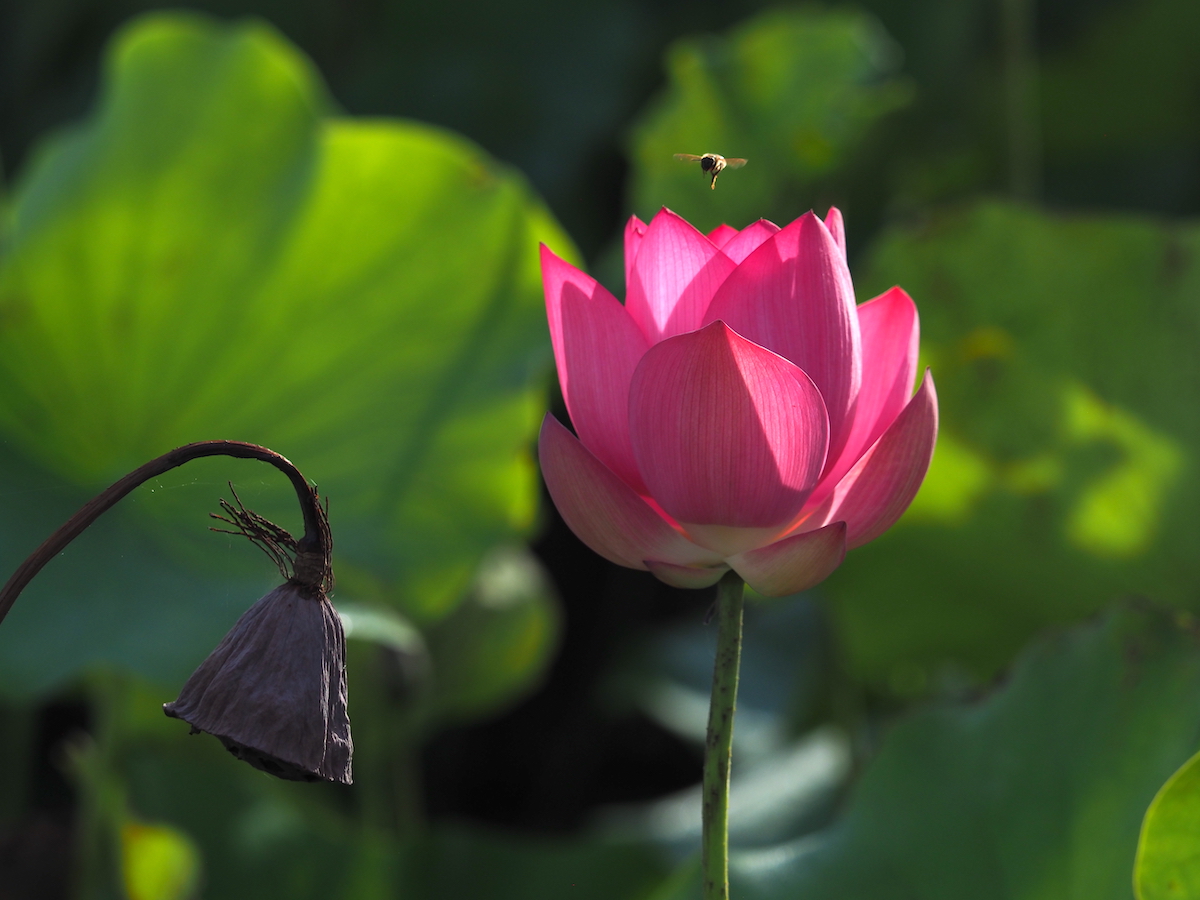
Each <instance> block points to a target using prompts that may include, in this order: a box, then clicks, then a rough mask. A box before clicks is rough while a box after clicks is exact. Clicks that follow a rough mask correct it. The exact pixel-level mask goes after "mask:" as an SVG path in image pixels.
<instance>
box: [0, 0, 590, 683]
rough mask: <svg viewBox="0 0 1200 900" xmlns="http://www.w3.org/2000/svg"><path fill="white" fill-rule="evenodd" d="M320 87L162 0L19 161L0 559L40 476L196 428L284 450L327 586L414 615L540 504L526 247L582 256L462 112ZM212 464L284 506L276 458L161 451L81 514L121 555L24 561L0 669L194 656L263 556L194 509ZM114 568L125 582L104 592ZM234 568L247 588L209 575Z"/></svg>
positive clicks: (1, 410)
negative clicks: (122, 511)
mask: <svg viewBox="0 0 1200 900" xmlns="http://www.w3.org/2000/svg"><path fill="white" fill-rule="evenodd" d="M329 108H330V102H329V100H328V98H327V97H326V95H325V92H324V90H323V88H322V87H321V85H320V82H319V80H318V78H317V77H316V75H315V73H314V71H313V69H312V67H311V65H310V64H309V63H308V62H307V61H306V60H305V59H304V58H303V57H302V56H301V55H300V54H299V53H298V52H297V51H296V50H295V49H294V48H292V47H291V46H290V45H288V44H287V43H286V42H285V41H284V40H283V39H282V38H281V37H280V36H279V35H278V34H276V33H275V32H274V31H272V30H271V29H269V28H268V27H267V26H265V25H263V24H259V23H253V22H251V23H240V24H232V25H224V24H217V23H215V22H213V21H210V20H207V19H203V18H199V17H195V16H189V15H183V14H170V15H167V14H161V15H153V16H149V17H146V18H143V19H140V20H137V21H136V22H135V23H134V24H133V25H132V26H130V27H128V28H127V29H126V30H125V31H124V32H123V33H121V34H120V35H119V36H118V37H117V38H116V39H115V41H114V43H113V46H112V48H111V50H110V52H109V55H108V59H107V64H106V72H105V79H104V85H103V89H102V91H101V94H100V98H99V100H98V101H97V104H96V108H95V110H94V111H93V113H92V114H91V115H90V116H89V117H88V118H87V119H85V120H84V121H83V122H82V123H80V124H78V125H76V126H74V127H72V128H70V129H68V130H67V131H65V132H64V133H62V134H59V135H57V136H55V137H53V138H52V139H51V140H49V141H48V142H47V143H46V144H45V145H44V146H43V147H42V148H41V150H40V151H39V152H38V153H37V154H36V158H35V159H34V160H33V162H32V163H31V164H30V166H29V167H28V169H27V170H26V171H25V172H24V173H22V175H21V176H20V177H19V178H18V179H17V180H16V183H15V185H14V190H13V194H12V203H11V208H10V210H9V215H8V217H7V219H6V221H7V230H6V232H5V233H4V235H3V244H2V245H0V246H2V247H3V250H2V254H0V442H2V443H3V449H4V450H5V457H4V458H5V460H11V466H10V467H8V468H6V469H5V470H3V471H0V484H3V485H5V493H4V495H3V502H4V515H3V518H6V519H8V520H9V521H7V522H5V523H4V525H3V526H2V531H0V534H2V535H3V537H4V540H3V542H2V543H0V564H2V565H3V567H4V568H5V569H10V570H11V569H12V568H14V567H15V566H16V564H17V562H19V560H20V559H21V558H22V557H24V555H25V554H26V553H27V552H29V550H31V549H32V548H33V547H34V546H36V544H37V543H38V542H39V541H40V540H41V539H42V538H43V537H44V536H45V534H46V533H48V532H49V530H50V528H52V527H53V525H49V526H48V527H44V519H45V518H46V516H44V515H42V514H41V513H40V512H38V511H36V510H34V509H32V508H34V507H38V505H39V504H40V503H41V501H42V500H43V499H46V500H53V501H54V503H56V504H58V505H61V506H62V507H66V508H67V509H70V507H72V506H77V505H78V504H80V503H82V502H83V500H84V499H86V497H87V496H89V495H90V494H91V493H94V492H95V491H96V490H97V489H99V488H101V487H103V486H104V485H105V484H107V483H108V482H109V481H111V480H114V479H115V478H117V477H119V476H120V475H122V474H123V473H124V472H125V471H128V470H130V469H132V468H134V467H135V466H137V465H139V464H140V463H142V462H144V461H145V460H147V459H149V458H151V457H153V456H156V455H158V454H160V453H162V452H165V451H166V450H169V449H171V448H172V447H174V446H177V445H180V444H183V443H187V442H190V441H195V440H204V439H211V438H233V439H237V440H245V441H252V442H255V443H260V444H265V445H267V446H270V447H272V448H273V449H275V450H277V451H279V452H281V453H283V454H284V455H286V456H288V457H289V458H290V459H292V460H293V461H294V462H295V463H296V464H297V465H298V466H299V467H300V468H301V469H302V470H303V471H304V472H305V474H306V475H307V476H308V477H309V478H311V479H313V480H314V481H315V482H316V483H317V484H318V485H319V487H320V490H321V493H322V494H323V495H324V496H326V497H328V498H329V501H330V516H331V519H332V525H333V530H334V539H335V554H334V565H335V571H336V573H337V575H338V577H339V585H340V590H341V592H342V593H343V594H344V595H345V596H346V597H347V598H350V599H361V600H366V601H371V602H377V601H382V602H390V603H394V604H397V605H399V607H400V608H402V609H403V610H404V612H405V614H406V615H408V616H410V617H412V618H414V619H415V620H417V621H433V620H436V619H437V618H439V617H441V616H442V615H444V614H446V613H447V612H448V611H449V610H450V609H452V608H453V606H454V605H455V604H456V603H457V602H458V600H459V598H460V597H461V596H462V595H463V593H464V591H465V589H466V588H467V586H468V585H469V583H470V580H471V578H472V577H473V574H474V571H475V569H476V567H477V565H478V562H479V559H480V558H481V556H482V555H483V553H484V552H485V551H486V550H487V549H488V548H489V547H491V546H494V545H495V544H497V543H498V542H501V541H503V540H506V539H511V538H512V537H513V536H515V535H518V534H520V533H522V532H523V531H525V530H527V529H528V528H529V527H530V526H531V524H532V522H533V519H534V517H535V513H536V509H537V496H538V495H537V489H536V484H537V481H536V467H535V465H534V463H533V460H532V456H531V452H530V448H531V445H532V441H533V435H534V434H535V430H536V427H537V424H538V420H539V418H540V414H541V411H542V409H543V408H544V399H543V394H544V387H545V372H546V369H547V367H548V363H549V346H548V341H547V339H546V337H547V336H546V326H545V321H544V311H543V305H542V299H541V286H540V276H539V272H538V263H537V246H538V242H539V241H544V242H546V243H547V244H549V245H551V246H553V247H554V248H555V249H556V250H557V251H558V252H561V253H565V254H567V255H568V256H569V257H571V258H573V259H574V258H575V257H574V255H573V250H572V248H571V246H570V243H569V241H568V239H567V238H566V237H565V236H564V235H563V233H562V232H561V230H560V229H559V228H558V226H557V225H556V224H555V223H554V221H553V220H552V219H551V218H550V216H549V215H548V213H547V212H546V211H545V209H544V208H543V206H542V205H541V204H540V202H539V201H538V200H537V199H536V197H534V196H533V194H532V192H531V191H530V189H529V188H528V186H527V185H526V184H525V182H524V180H523V179H522V178H521V177H520V176H519V175H518V174H517V173H515V172H513V171H512V170H510V169H507V168H505V167H503V166H501V165H499V164H498V163H496V162H495V161H494V160H491V159H490V158H488V157H487V156H486V154H484V153H483V152H482V151H481V150H479V148H477V147H475V146H473V145H471V144H470V143H469V142H467V141H465V140H463V139H462V138H459V137H457V136H455V135H453V134H449V133H447V132H444V131H441V130H439V129H436V128H431V127H427V126H423V125H419V124H415V123H411V122H402V121H395V120H361V119H349V118H343V117H338V116H335V115H331V114H330V112H329ZM227 480H232V481H234V482H235V486H236V487H237V489H238V491H239V494H240V495H241V496H242V498H243V500H245V501H246V502H247V505H249V506H251V507H252V508H254V509H255V510H256V511H258V512H259V513H261V514H263V515H266V516H268V517H269V518H271V519H273V520H275V521H278V522H279V523H280V524H282V525H284V527H289V528H295V527H297V525H298V515H297V512H296V509H295V501H294V498H293V497H292V496H290V491H289V488H288V486H287V484H286V482H285V481H284V479H282V478H280V477H278V475H277V473H275V472H273V471H271V470H269V469H267V467H262V466H253V465H250V464H246V463H238V462H229V461H220V460H217V461H213V460H206V461H203V462H202V463H197V464H193V465H190V466H188V467H186V468H185V469H181V470H178V471H177V472H173V473H170V474H168V475H167V476H164V477H163V478H161V479H159V480H158V481H157V482H156V483H155V484H154V485H153V486H148V487H146V488H143V489H141V490H139V491H138V492H137V494H135V496H134V497H133V498H131V501H128V503H129V505H130V506H131V510H130V512H131V517H130V516H120V515H118V516H115V517H114V518H109V519H105V520H102V522H101V523H100V524H98V525H97V526H94V528H98V529H110V530H112V531H113V532H114V533H113V534H112V535H110V536H109V537H108V538H101V539H99V541H98V543H104V542H105V541H106V540H107V541H109V542H111V543H114V545H116V544H119V545H120V546H121V548H122V549H121V550H120V556H119V557H115V558H114V557H112V556H108V557H97V556H96V555H95V554H94V553H89V551H88V550H87V547H86V545H85V546H83V547H81V548H74V547H73V548H71V550H69V551H68V552H67V553H66V554H65V555H64V557H63V559H62V560H59V561H57V562H56V563H55V564H54V565H53V566H51V569H53V568H56V567H59V568H61V567H71V568H73V569H75V570H76V571H81V570H84V571H86V573H87V576H86V578H84V579H83V580H84V581H85V582H86V583H87V586H86V587H81V588H80V589H78V590H77V589H75V588H70V589H68V588H65V586H61V585H60V587H62V589H63V591H69V594H68V593H63V592H62V591H60V593H59V594H58V595H57V596H54V597H51V596H49V595H50V594H51V593H52V591H50V590H47V589H46V588H43V587H40V586H39V585H37V584H35V585H34V586H33V587H31V588H30V591H29V596H26V597H24V598H22V600H21V601H20V602H19V603H18V604H17V606H16V608H15V609H14V612H13V614H12V615H11V616H10V617H9V619H8V620H7V621H6V622H5V624H4V627H3V628H2V629H0V673H2V674H3V677H2V678H0V682H2V683H3V684H4V690H6V691H9V692H15V693H21V692H23V691H30V690H39V689H42V688H44V687H46V686H47V685H49V684H51V683H53V682H55V681H58V680H61V679H62V678H65V677H67V676H69V675H70V674H71V673H73V672H74V671H77V669H78V667H79V666H80V665H82V664H83V663H84V662H85V661H96V660H110V661H113V662H118V663H119V664H121V665H125V666H129V667H131V668H133V669H135V670H137V671H139V672H141V673H142V674H144V675H146V676H149V677H155V678H170V679H175V678H178V677H179V676H180V674H181V673H182V674H186V671H187V670H188V668H189V667H191V666H194V665H195V664H196V663H197V662H198V661H199V660H200V659H202V658H203V656H204V655H205V653H206V652H207V649H208V648H209V647H210V646H211V642H212V641H213V640H214V639H215V638H219V636H220V634H221V633H223V631H224V630H225V629H226V628H228V626H229V625H230V624H232V622H233V619H234V618H236V611H240V609H244V608H245V607H246V606H248V605H249V603H250V602H252V601H253V600H254V598H255V597H256V596H257V595H258V594H260V593H262V588H264V587H269V585H270V578H271V577H272V576H271V574H270V570H269V569H267V568H263V567H259V568H251V567H250V565H249V561H250V560H252V559H253V558H254V552H253V551H248V550H247V551H241V550H235V549H233V545H232V544H231V543H230V542H229V541H228V540H227V539H225V538H216V537H213V536H210V535H208V534H207V533H206V531H205V525H206V524H208V523H207V519H206V514H207V512H208V511H210V510H214V509H216V503H217V500H218V499H219V497H220V496H221V495H228V489H227V488H226V487H225V486H224V483H225V482H226V481H227ZM33 482H36V483H39V484H42V483H44V484H46V485H49V487H48V488H47V489H46V490H49V491H50V492H51V494H46V493H43V494H41V495H35V494H30V493H29V492H28V491H27V490H25V488H24V485H25V484H26V483H33ZM51 495H52V496H51ZM60 497H61V498H62V500H61V503H60V502H59V499H60ZM109 515H110V516H113V515H114V514H109ZM35 520H36V522H37V527H36V528H35V527H33V522H34V521H35ZM117 532H120V533H119V534H117ZM122 535H124V537H122ZM111 552H115V551H111ZM156 567H157V568H156ZM152 569H154V571H153V572H152V571H151V570H152ZM176 572H178V573H179V574H178V575H173V574H170V573H176ZM251 573H255V574H253V575H252V574H251ZM49 574H50V573H49V572H47V575H49ZM59 577H60V580H61V579H62V578H63V576H59ZM107 578H115V579H120V587H119V589H117V590H115V591H114V592H113V593H116V594H117V595H118V598H117V599H115V600H114V599H113V598H112V597H100V596H98V594H97V592H96V591H95V587H94V586H95V585H98V584H102V583H103V582H104V580H105V579H107ZM163 578H166V579H168V580H169V581H170V587H169V591H167V592H165V593H164V591H163V588H165V587H166V586H167V585H166V583H165V582H164V581H163ZM221 579H224V582H221V581H220V580H221ZM230 579H233V580H235V581H237V580H238V579H241V581H239V582H238V583H239V585H252V587H245V588H244V592H243V588H242V587H239V588H237V591H238V592H239V593H238V595H237V598H236V599H233V600H229V599H226V598H228V597H230V596H231V595H230V593H229V591H230V587H229V585H228V584H226V582H228V581H229V580H230ZM66 580H68V581H69V580H70V578H67V579H66ZM179 582H183V583H185V584H186V586H184V587H182V588H181V587H180V584H179ZM214 592H215V595H216V598H217V600H218V601H220V602H214ZM48 605H49V606H56V607H57V608H58V618H57V620H56V621H57V622H58V626H59V628H60V630H59V631H56V632H53V633H48V632H47V630H46V628H45V627H43V626H42V625H40V624H39V623H38V618H39V616H43V615H44V614H45V612H46V607H47V606H48ZM230 606H233V607H235V608H236V609H234V610H231V609H230V608H229V607H230ZM149 607H154V608H155V609H156V614H155V615H154V616H152V617H151V618H152V619H153V621H151V620H149V619H147V618H146V615H145V614H146V610H147V608H149ZM185 622H186V623H187V627H183V623H185ZM118 623H119V625H118ZM118 629H119V630H120V631H121V634H122V636H121V638H120V640H119V641H118V640H117V639H116V637H114V635H115V633H116V631H117V630H118ZM38 642H40V643H38ZM31 643H37V646H38V647H39V648H42V649H41V650H40V651H39V654H38V655H37V658H36V659H35V658H34V655H33V654H30V653H26V652H25V651H24V650H23V649H22V648H23V647H25V646H27V645H29V644H31ZM85 644H86V645H87V647H88V648H89V649H88V651H87V652H86V653H84V654H83V655H82V656H71V655H70V654H66V653H62V652H60V651H59V650H58V649H54V648H55V647H56V645H57V647H60V648H67V647H71V648H74V647H78V646H83V645H85ZM118 644H119V645H120V646H119V649H118ZM163 657H169V658H170V662H168V663H166V664H164V663H163Z"/></svg>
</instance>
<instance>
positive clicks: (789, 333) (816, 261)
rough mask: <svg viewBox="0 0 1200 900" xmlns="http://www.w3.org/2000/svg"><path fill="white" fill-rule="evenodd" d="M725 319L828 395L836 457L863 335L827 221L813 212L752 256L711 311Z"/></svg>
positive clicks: (854, 392)
mask: <svg viewBox="0 0 1200 900" xmlns="http://www.w3.org/2000/svg"><path fill="white" fill-rule="evenodd" d="M718 319H720V320H722V321H724V322H725V323H726V324H727V325H728V326H729V327H730V328H732V329H733V330H734V331H736V332H737V333H738V334H740V335H742V337H745V338H747V339H749V340H751V341H753V342H754V343H756V344H759V345H760V346H763V347H766V348H767V349H768V350H773V351H775V352H776V353H778V354H779V355H780V356H783V357H785V358H787V359H789V360H791V361H792V362H793V363H795V364H796V365H797V366H799V367H800V368H801V369H803V370H804V371H805V372H807V373H808V375H809V377H810V378H812V380H813V382H814V383H815V384H816V386H817V388H818V389H819V390H820V391H821V396H822V397H823V398H824V400H825V407H826V410H827V411H828V414H829V453H830V457H831V458H836V456H837V454H839V453H840V452H841V450H842V447H843V446H844V445H845V443H846V439H847V437H848V436H849V432H850V427H849V426H850V416H851V414H852V412H853V410H854V403H855V401H856V400H857V398H858V390H859V385H860V383H861V381H862V338H861V336H860V334H859V326H858V314H857V313H856V312H855V306H854V288H853V285H851V283H850V270H849V269H848V268H847V267H846V257H845V255H844V254H843V253H842V251H841V249H840V248H839V247H838V245H837V243H836V242H835V241H834V239H833V237H832V236H831V235H830V234H829V231H828V230H827V229H826V228H825V225H824V223H823V222H821V220H820V219H818V218H817V217H816V216H815V215H814V214H813V213H811V212H809V213H806V214H805V215H804V216H802V217H801V218H799V219H797V220H796V221H795V222H792V223H791V224H790V225H788V226H787V227H786V228H784V229H782V230H781V231H779V232H778V233H777V234H775V235H774V236H772V237H771V238H769V239H767V240H766V241H764V242H763V243H762V244H761V245H760V246H759V247H758V249H757V250H755V251H754V252H753V253H751V254H750V255H749V256H748V257H746V259H745V261H744V262H743V263H742V264H741V265H740V266H738V267H737V269H735V270H734V272H733V274H732V275H730V276H729V277H728V278H727V279H726V280H725V282H724V284H722V285H721V287H720V289H718V291H717V293H716V295H715V296H714V297H713V301H712V303H711V304H710V305H709V309H708V312H707V313H706V314H705V316H704V321H705V323H709V322H714V321H716V320H718Z"/></svg>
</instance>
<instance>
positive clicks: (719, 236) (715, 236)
mask: <svg viewBox="0 0 1200 900" xmlns="http://www.w3.org/2000/svg"><path fill="white" fill-rule="evenodd" d="M737 233H738V230H737V229H736V228H734V227H733V226H732V225H725V224H721V225H718V226H717V227H716V228H714V229H713V230H712V231H710V232H709V233H708V239H709V240H710V241H712V242H713V245H714V246H715V247H716V248H717V249H718V250H719V249H720V248H722V247H724V246H725V245H726V244H728V243H729V242H730V240H732V239H733V238H735V237H737Z"/></svg>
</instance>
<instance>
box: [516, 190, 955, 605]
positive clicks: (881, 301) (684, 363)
mask: <svg viewBox="0 0 1200 900" xmlns="http://www.w3.org/2000/svg"><path fill="white" fill-rule="evenodd" d="M625 275H626V285H627V288H626V299H625V304H624V305H622V304H621V303H620V301H618V300H617V299H616V298H615V297H613V295H612V294H610V293H609V292H608V291H607V290H605V289H604V288H603V287H601V286H600V285H599V284H598V283H597V282H596V281H595V280H594V279H592V278H590V277H589V276H587V275H585V274H584V273H583V272H580V271H579V270H578V269H576V268H575V267H574V266H571V265H570V264H568V263H566V262H563V261H562V260H561V259H559V258H558V257H557V256H555V255H554V254H553V253H551V252H550V250H548V249H547V248H546V247H545V246H543V247H542V280H543V283H544V285H545V290H546V311H547V313H548V316H549V320H550V336H551V339H552V341H553V344H554V358H555V361H556V362H557V365H558V378H559V383H560V384H561V385H562V392H563V396H564V398H565V399H566V402H567V409H568V411H569V412H570V414H571V421H572V422H573V423H574V425H575V430H576V432H577V434H578V435H579V436H578V438H576V437H575V436H574V435H572V434H571V432H570V431H568V430H567V429H566V428H564V427H563V426H562V425H561V424H559V422H558V421H557V420H555V419H554V417H553V416H550V415H547V416H546V418H545V420H544V421H543V423H542V431H541V435H540V437H539V440H538V454H539V457H540V459H541V464H542V472H543V475H544V476H545V479H546V485H547V487H548V488H549V490H550V495H551V497H552V498H553V499H554V503H555V505H556V506H557V507H558V509H559V512H560V513H562V516H563V519H564V520H566V523H567V525H569V526H570V528H571V530H572V531H574V532H575V534H576V535H578V536H579V538H580V539H581V540H582V541H583V542H584V543H585V544H587V545H588V546H589V547H591V548H592V549H593V550H595V551H596V552H597V553H599V554H600V555H601V556H603V557H605V558H606V559H609V560H612V561H613V562H615V563H617V564H618V565H622V566H628V567H630V568H634V569H648V570H649V571H651V572H653V573H654V575H655V576H657V577H658V578H659V579H661V580H662V581H665V582H667V583H668V584H672V585H676V586H678V587H693V588H695V587H706V586H708V585H710V584H713V583H715V582H716V581H717V580H718V579H720V577H721V576H722V575H723V574H724V573H725V572H726V571H728V570H729V569H730V568H732V569H733V570H735V571H736V572H737V573H738V574H739V575H740V576H742V578H744V579H745V581H746V583H747V584H749V585H750V586H751V587H752V588H754V589H755V590H756V591H758V592H760V593H762V594H765V595H767V596H781V595H783V594H789V593H794V592H796V591H800V590H804V589H806V588H809V587H812V586H813V585H815V584H817V583H818V582H820V581H822V580H823V579H824V578H826V577H827V576H828V575H829V574H830V573H831V572H832V571H833V570H834V569H836V568H837V567H838V566H839V565H841V562H842V559H843V557H844V556H845V553H846V550H847V549H848V548H852V547H857V546H859V545H861V544H865V543H866V542H867V541H870V540H872V539H873V538H876V537H878V536H879V535H880V534H882V533H883V532H884V531H886V530H887V529H888V528H889V527H891V525H892V524H893V523H894V522H895V521H896V520H897V519H898V518H899V517H900V514H901V513H903V512H904V510H905V509H906V508H907V507H908V504H909V503H910V502H912V499H913V497H914V496H915V495H916V493H917V488H918V487H920V485H921V481H922V479H924V477H925V472H926V470H927V469H928V468H929V461H930V459H931V458H932V456H933V445H934V441H935V440H936V437H937V422H938V414H937V394H936V393H935V391H934V387H933V379H932V377H931V376H930V375H929V373H928V372H926V373H925V378H924V379H923V380H922V382H921V386H920V388H919V389H918V390H917V393H916V395H915V396H914V395H913V394H912V390H913V382H914V380H915V378H916V370H917V343H918V324H917V310H916V306H915V305H914V304H913V302H912V300H911V299H910V298H909V296H908V295H907V294H906V293H905V292H904V291H903V290H901V289H900V288H898V287H894V288H892V289H891V290H889V291H887V292H886V293H884V294H881V295H880V296H878V297H876V298H875V299H874V300H871V301H870V302H868V303H864V304H863V305H862V306H858V307H856V306H855V303H854V288H853V285H852V284H851V282H850V271H849V269H848V268H847V265H846V248H845V238H844V231H843V226H842V216H841V213H840V212H838V210H836V209H831V210H830V211H829V215H828V216H827V217H826V219H825V221H824V222H822V221H821V220H820V219H819V218H818V217H817V216H816V215H814V214H813V213H811V212H810V213H807V214H806V215H804V216H801V217H800V218H799V219H797V220H796V221H795V222H792V223H791V224H790V225H788V226H787V227H786V228H783V229H780V228H779V227H778V226H776V225H773V224H772V223H770V222H768V221H766V220H760V221H758V222H755V223H754V224H753V225H750V226H749V227H747V228H744V229H742V230H741V231H737V230H736V229H733V228H730V227H729V226H727V225H722V226H721V227H720V228H718V229H716V230H715V231H713V232H712V233H711V234H709V235H708V236H705V235H703V234H701V233H700V232H698V231H697V230H696V229H695V228H693V227H692V226H691V225H689V224H688V223H687V222H685V221H684V220H683V219H681V218H680V217H679V216H677V215H675V214H674V213H672V212H671V211H670V210H666V209H664V210H662V211H661V212H660V213H659V214H658V215H657V216H655V217H654V219H653V220H652V221H651V222H650V224H649V225H646V224H645V223H643V222H642V221H640V220H639V219H638V218H637V217H636V216H635V217H634V218H632V219H630V220H629V224H628V225H627V226H626V228H625Z"/></svg>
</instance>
